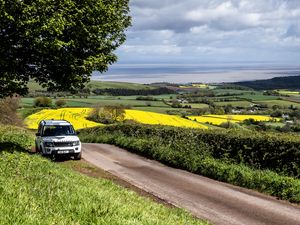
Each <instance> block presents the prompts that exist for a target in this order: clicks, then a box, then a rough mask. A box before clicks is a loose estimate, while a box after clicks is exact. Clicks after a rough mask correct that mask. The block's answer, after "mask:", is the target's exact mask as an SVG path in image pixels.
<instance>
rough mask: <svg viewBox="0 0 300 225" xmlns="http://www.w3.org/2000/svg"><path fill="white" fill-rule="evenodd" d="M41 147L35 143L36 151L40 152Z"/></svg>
mask: <svg viewBox="0 0 300 225" xmlns="http://www.w3.org/2000/svg"><path fill="white" fill-rule="evenodd" d="M39 152H40V149H39V148H38V146H37V144H36V143H35V153H39Z"/></svg>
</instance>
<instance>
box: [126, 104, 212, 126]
mask: <svg viewBox="0 0 300 225" xmlns="http://www.w3.org/2000/svg"><path fill="white" fill-rule="evenodd" d="M125 111H126V113H125V120H134V121H136V122H139V123H143V124H159V125H168V126H176V127H189V128H201V129H208V127H207V126H205V125H202V124H199V123H196V122H194V121H190V120H187V119H184V118H181V117H179V116H173V115H166V114H161V113H154V112H145V111H139V110H131V109H129V110H125Z"/></svg>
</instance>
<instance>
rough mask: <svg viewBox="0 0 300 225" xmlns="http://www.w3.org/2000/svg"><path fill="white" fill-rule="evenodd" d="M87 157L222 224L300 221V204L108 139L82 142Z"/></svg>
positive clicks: (281, 224)
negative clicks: (164, 161) (164, 162)
mask: <svg viewBox="0 0 300 225" xmlns="http://www.w3.org/2000/svg"><path fill="white" fill-rule="evenodd" d="M83 158H84V159H85V160H86V161H88V162H89V163H91V164H93V165H95V166H97V167H99V168H101V169H103V170H105V171H108V172H110V173H111V174H113V175H115V176H117V177H119V178H120V179H122V180H125V181H127V182H129V183H130V184H132V185H134V186H136V187H138V188H140V189H142V190H145V191H146V192H148V193H151V194H153V195H154V196H156V197H158V198H160V199H162V200H164V201H166V202H168V203H170V204H173V205H175V206H177V207H179V208H184V209H186V210H188V211H190V212H191V213H192V214H193V215H195V216H197V217H199V218H202V219H206V220H208V221H210V222H212V223H214V224H220V225H227V224H230V225H252V224H253V225H263V224H264V225H273V224H274V225H298V224H299V225H300V207H299V206H296V205H292V204H289V203H286V202H283V201H279V200H276V199H275V198H273V197H269V196H266V195H264V194H260V193H257V192H255V191H251V190H248V189H244V188H240V187H236V186H233V185H229V184H226V183H222V182H218V181H215V180H212V179H209V178H206V177H203V176H199V175H195V174H192V173H189V172H186V171H183V170H179V169H174V168H170V167H167V166H165V165H162V164H161V163H158V162H156V161H153V160H149V159H146V158H143V157H141V156H138V155H135V154H133V153H130V152H128V151H126V150H123V149H120V148H118V147H115V146H111V145H106V144H83Z"/></svg>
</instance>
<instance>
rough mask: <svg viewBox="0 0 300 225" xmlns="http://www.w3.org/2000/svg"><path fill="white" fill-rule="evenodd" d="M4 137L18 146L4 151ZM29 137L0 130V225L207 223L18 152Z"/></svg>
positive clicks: (20, 131) (21, 132)
mask: <svg viewBox="0 0 300 225" xmlns="http://www.w3.org/2000/svg"><path fill="white" fill-rule="evenodd" d="M3 130H9V131H10V132H9V133H10V134H11V135H7V133H6V132H3ZM3 140H4V141H5V142H11V144H12V145H15V146H19V147H21V148H19V147H17V148H14V149H8V146H6V147H7V150H14V151H13V152H12V151H5V150H4V149H3ZM32 141H33V137H32V135H31V134H30V133H28V132H27V131H26V130H24V129H20V128H15V127H4V126H2V127H1V128H0V147H1V151H0V194H1V198H0V211H1V213H0V221H1V224H34V225H36V224H49V225H50V224H120V225H123V224H170V225H173V224H207V223H205V222H203V221H201V220H198V219H196V218H194V217H193V216H191V214H189V213H187V212H185V211H184V210H181V209H178V208H169V207H166V206H165V205H162V204H158V203H156V202H154V201H152V200H151V199H148V198H144V197H141V196H138V195H137V194H136V193H135V192H133V191H129V190H127V189H124V188H122V187H120V186H118V185H116V184H114V183H113V182H112V181H109V180H106V179H95V178H91V177H86V176H84V175H82V174H79V173H77V172H74V171H73V170H72V169H70V168H68V167H67V166H64V165H61V164H57V163H54V162H52V161H50V160H48V159H45V158H42V157H41V156H39V155H33V154H28V153H25V152H20V150H22V151H23V150H24V149H25V148H29V146H30V143H31V142H32ZM25 143H26V144H25Z"/></svg>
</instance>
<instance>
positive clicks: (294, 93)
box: [276, 90, 300, 95]
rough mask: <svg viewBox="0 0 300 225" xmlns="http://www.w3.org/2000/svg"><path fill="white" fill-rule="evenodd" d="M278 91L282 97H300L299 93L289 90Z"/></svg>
mask: <svg viewBox="0 0 300 225" xmlns="http://www.w3.org/2000/svg"><path fill="white" fill-rule="evenodd" d="M276 91H277V92H278V93H279V94H282V95H300V92H299V91H289V90H276Z"/></svg>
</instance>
